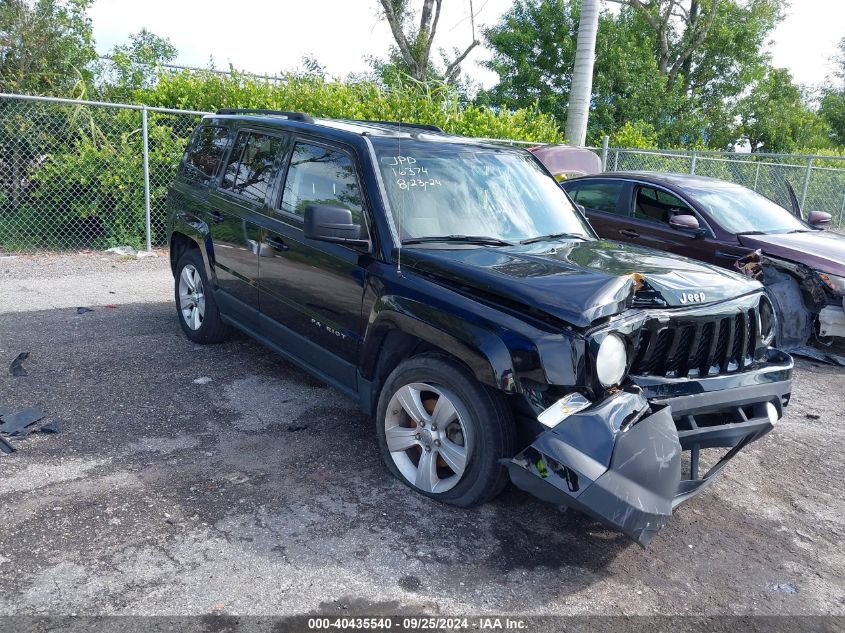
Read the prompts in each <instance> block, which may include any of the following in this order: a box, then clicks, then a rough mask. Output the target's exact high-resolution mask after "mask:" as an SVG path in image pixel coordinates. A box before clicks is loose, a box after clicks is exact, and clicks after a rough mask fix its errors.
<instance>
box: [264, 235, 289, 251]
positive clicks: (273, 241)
mask: <svg viewBox="0 0 845 633" xmlns="http://www.w3.org/2000/svg"><path fill="white" fill-rule="evenodd" d="M266 242H267V244H269V245H270V247H271V248H272V249H273V250H276V251H286V250H288V248H289V246H288V245H287V244H285V243H284V241H282V239H281V238H278V237H268V238H267V240H266Z"/></svg>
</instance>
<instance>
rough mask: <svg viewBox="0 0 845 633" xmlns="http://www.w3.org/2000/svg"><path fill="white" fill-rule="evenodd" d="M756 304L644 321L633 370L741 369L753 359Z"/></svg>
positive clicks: (673, 373) (669, 373)
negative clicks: (699, 314) (727, 310)
mask: <svg viewBox="0 0 845 633" xmlns="http://www.w3.org/2000/svg"><path fill="white" fill-rule="evenodd" d="M757 319H758V315H757V308H756V307H754V308H748V307H747V306H744V307H743V308H741V309H738V310H737V311H736V312H734V313H733V314H731V313H727V314H725V313H724V312H723V313H721V314H715V315H711V316H701V317H698V316H695V315H692V316H690V315H686V316H684V317H679V318H677V319H675V320H670V321H668V322H667V321H666V320H665V318H664V319H662V320H658V319H654V320H652V321H649V322H647V323H646V325H645V326H644V327H643V330H642V331H641V333H640V336H639V339H638V341H637V347H636V349H635V352H634V361H633V363H632V365H631V373H632V374H633V375H643V376H645V375H651V376H666V377H670V378H673V377H685V376H689V377H698V376H701V377H704V376H714V375H718V374H723V373H729V372H735V371H742V370H743V369H745V368H747V367H749V366H750V365H751V364H752V362H753V359H754V353H755V351H756V349H757V345H758V341H757V338H758V336H759V332H758V329H759V328H758V326H757Z"/></svg>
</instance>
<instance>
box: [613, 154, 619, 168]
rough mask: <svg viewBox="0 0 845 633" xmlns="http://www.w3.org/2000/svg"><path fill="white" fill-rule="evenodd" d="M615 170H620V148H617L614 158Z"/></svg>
mask: <svg viewBox="0 0 845 633" xmlns="http://www.w3.org/2000/svg"><path fill="white" fill-rule="evenodd" d="M613 171H619V150H616V154H615V155H614V158H613Z"/></svg>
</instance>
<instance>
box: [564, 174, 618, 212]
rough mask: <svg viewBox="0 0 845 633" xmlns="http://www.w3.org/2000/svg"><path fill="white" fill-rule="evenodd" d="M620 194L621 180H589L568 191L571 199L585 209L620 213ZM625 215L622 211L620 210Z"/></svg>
mask: <svg viewBox="0 0 845 633" xmlns="http://www.w3.org/2000/svg"><path fill="white" fill-rule="evenodd" d="M621 194H622V183H621V182H590V183H583V184H579V185H577V188H574V189H573V190H572V191H570V192H569V195H570V196H572V199H573V200H574V201H575V202H577V203H578V204H580V205H581V206H583V207H584V208H585V209H586V210H587V211H604V212H605V213H620V210H619V196H620V195H621ZM621 214H622V215H625V213H624V212H621Z"/></svg>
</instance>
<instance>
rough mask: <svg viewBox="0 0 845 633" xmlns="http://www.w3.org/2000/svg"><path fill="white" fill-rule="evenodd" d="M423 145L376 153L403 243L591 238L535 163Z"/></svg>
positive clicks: (502, 154)
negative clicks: (436, 239) (456, 238)
mask: <svg viewBox="0 0 845 633" xmlns="http://www.w3.org/2000/svg"><path fill="white" fill-rule="evenodd" d="M420 145H421V143H409V146H408V147H405V146H404V143H403V146H402V148H401V153H400V150H399V149H398V147H396V146H394V147H392V148H389V149H387V148H381V149H379V151H378V160H379V167H380V169H381V175H382V178H383V180H384V184H385V187H386V189H387V197H388V200H389V202H390V211H391V213H392V215H393V219H394V223H395V224H396V227H397V230H398V231H399V235H400V239H401V240H402V241H403V242H404V241H407V240H414V239H419V238H426V237H446V236H484V237H485V238H493V239H498V240H504V241H508V242H519V241H522V240H526V239H531V238H535V237H540V236H544V235H558V234H573V235H575V236H578V237H583V238H585V239H591V238H592V233H591V231H590V228H589V226H588V225H587V223H586V222H585V221H584V220H583V218H582V217H581V215H580V214H579V213H578V212H577V211H576V210H575V209H574V208H573V207H572V204H571V203H570V202H569V199H568V198H567V197H566V195H565V194H564V192H563V191H562V190H561V189H560V187H559V186H558V184H557V183H556V182H555V180H554V179H553V178H551V177H550V176H549V175H548V174H546V173H545V172H544V171H543V170H542V168H541V167H540V166H539V165H537V163H536V162H535V160H534V159H533V158H532V157H531V156H530V155H527V154H522V153H517V152H513V151H496V150H477V149H473V150H466V148H465V147H464V148H460V147H459V148H457V151H456V148H455V147H454V146H451V147H448V148H429V147H422V148H421V147H420ZM461 149H464V150H465V151H461Z"/></svg>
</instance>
